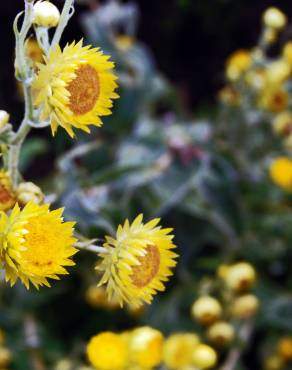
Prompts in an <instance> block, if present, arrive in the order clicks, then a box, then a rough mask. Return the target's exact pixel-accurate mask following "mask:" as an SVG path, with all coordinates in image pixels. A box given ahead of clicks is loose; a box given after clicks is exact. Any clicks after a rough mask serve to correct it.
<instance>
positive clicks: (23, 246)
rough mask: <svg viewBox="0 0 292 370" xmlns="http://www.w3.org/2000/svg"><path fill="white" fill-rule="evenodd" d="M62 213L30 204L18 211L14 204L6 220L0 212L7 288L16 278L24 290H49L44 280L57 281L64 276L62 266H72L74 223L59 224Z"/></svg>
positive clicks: (1, 257)
mask: <svg viewBox="0 0 292 370" xmlns="http://www.w3.org/2000/svg"><path fill="white" fill-rule="evenodd" d="M62 213H63V209H58V210H55V211H49V205H47V204H46V205H42V206H39V205H36V204H34V203H28V204H27V205H26V206H25V207H24V208H23V209H22V210H20V208H19V206H18V205H17V204H16V205H15V207H14V208H13V210H12V212H11V214H10V215H9V216H7V215H6V214H5V213H4V212H2V214H1V219H0V233H1V248H0V261H1V264H2V267H3V268H4V270H5V279H6V281H10V283H11V285H14V284H15V283H16V281H17V279H18V278H19V279H20V280H21V281H22V282H23V284H24V285H25V286H26V287H27V288H29V284H30V282H31V283H32V284H33V285H34V286H35V287H36V288H38V287H39V286H42V285H46V286H50V284H49V282H48V280H47V279H48V278H50V279H59V277H58V275H64V274H67V273H68V272H67V271H66V269H65V267H66V266H73V265H74V262H73V261H72V259H71V257H72V256H73V255H74V254H75V253H76V252H77V249H76V248H74V247H73V245H74V244H75V242H76V240H75V239H74V237H73V226H74V222H63V219H62Z"/></svg>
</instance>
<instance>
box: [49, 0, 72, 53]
mask: <svg viewBox="0 0 292 370" xmlns="http://www.w3.org/2000/svg"><path fill="white" fill-rule="evenodd" d="M73 4H74V0H66V1H65V4H64V7H63V10H62V14H61V17H60V21H59V24H58V27H57V29H56V31H55V34H54V37H53V40H52V43H51V48H53V47H54V46H55V45H57V44H59V42H60V40H61V36H62V33H63V32H64V29H65V28H66V26H67V24H68V21H69V19H70V18H71V16H72V13H71V10H72V9H73Z"/></svg>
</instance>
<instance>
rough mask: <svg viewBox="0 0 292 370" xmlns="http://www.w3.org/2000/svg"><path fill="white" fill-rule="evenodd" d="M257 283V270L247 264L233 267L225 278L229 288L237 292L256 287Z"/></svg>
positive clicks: (240, 263)
mask: <svg viewBox="0 0 292 370" xmlns="http://www.w3.org/2000/svg"><path fill="white" fill-rule="evenodd" d="M255 281H256V272H255V269H254V268H253V267H252V266H251V265H250V264H249V263H247V262H239V263H236V264H234V265H231V266H230V267H229V268H228V271H227V273H226V276H225V282H226V284H227V286H228V287H229V288H231V289H232V290H235V291H244V290H247V289H249V288H251V287H252V286H253V285H254V283H255Z"/></svg>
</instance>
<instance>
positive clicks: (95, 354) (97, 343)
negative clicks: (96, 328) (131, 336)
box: [87, 332, 128, 370]
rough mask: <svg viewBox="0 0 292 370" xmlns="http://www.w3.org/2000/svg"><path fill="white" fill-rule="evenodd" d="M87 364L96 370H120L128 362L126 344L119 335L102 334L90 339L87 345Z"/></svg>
mask: <svg viewBox="0 0 292 370" xmlns="http://www.w3.org/2000/svg"><path fill="white" fill-rule="evenodd" d="M87 356H88V360H89V362H90V363H91V364H92V365H93V366H94V367H95V368H96V369H97V370H120V369H123V368H125V366H126V364H127V361H128V348H127V342H126V341H125V340H124V338H123V337H122V336H121V335H118V334H115V333H111V332H104V333H100V334H98V335H96V336H95V337H93V338H91V339H90V341H89V343H88V345H87Z"/></svg>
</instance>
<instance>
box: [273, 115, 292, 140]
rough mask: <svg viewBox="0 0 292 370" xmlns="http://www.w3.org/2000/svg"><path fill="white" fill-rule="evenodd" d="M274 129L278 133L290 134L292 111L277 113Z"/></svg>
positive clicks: (291, 129) (291, 131) (291, 130)
mask: <svg viewBox="0 0 292 370" xmlns="http://www.w3.org/2000/svg"><path fill="white" fill-rule="evenodd" d="M273 129H274V132H275V133H276V134H277V135H282V136H289V135H290V134H291V133H292V113H291V112H289V111H285V112H281V113H279V114H277V115H276V116H275V118H274V120H273Z"/></svg>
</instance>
